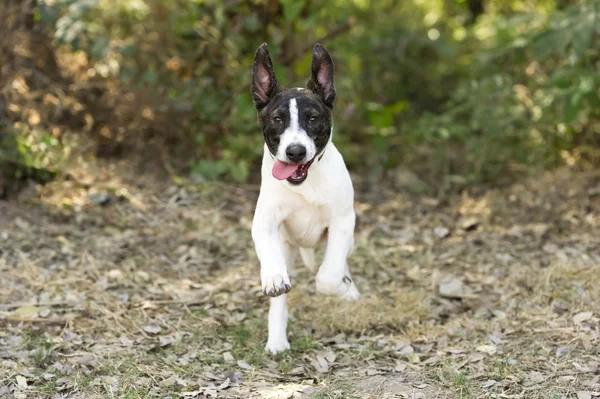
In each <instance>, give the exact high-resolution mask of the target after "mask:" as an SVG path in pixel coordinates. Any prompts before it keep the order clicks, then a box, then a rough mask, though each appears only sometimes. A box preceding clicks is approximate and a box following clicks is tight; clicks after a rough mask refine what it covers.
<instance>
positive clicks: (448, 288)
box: [439, 277, 477, 298]
mask: <svg viewBox="0 0 600 399" xmlns="http://www.w3.org/2000/svg"><path fill="white" fill-rule="evenodd" d="M439 292H440V295H441V296H443V297H446V298H476V297H477V295H474V294H473V293H472V292H471V290H470V289H469V288H468V287H467V286H465V284H464V283H463V281H462V279H460V278H457V277H454V278H452V279H451V280H447V281H444V282H442V283H441V284H440V289H439Z"/></svg>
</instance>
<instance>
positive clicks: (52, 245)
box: [0, 169, 600, 399]
mask: <svg viewBox="0 0 600 399" xmlns="http://www.w3.org/2000/svg"><path fill="white" fill-rule="evenodd" d="M90 176H91V177H90ZM115 176H118V173H116V172H115V171H114V170H108V169H107V170H96V171H94V172H93V173H92V171H84V170H81V171H78V172H77V173H74V174H72V175H70V176H67V177H65V178H63V179H61V180H59V181H56V182H54V183H51V184H48V185H47V186H45V187H37V188H36V187H30V188H29V189H28V190H25V191H24V192H22V193H21V196H20V197H19V198H17V199H12V200H10V201H8V202H0V289H1V291H0V303H1V305H0V397H14V398H25V397H27V398H38V397H52V398H66V397H73V398H138V397H139V398H150V397H161V398H164V397H171V398H179V397H182V398H194V397H199V398H203V397H207V398H314V399H317V398H321V399H324V398H480V397H481V398H485V397H490V398H544V399H547V398H557V399H558V398H579V399H582V398H592V397H598V396H600V375H599V368H598V367H599V365H600V349H599V348H600V346H599V344H600V325H599V320H600V285H599V284H598V282H597V278H598V276H600V244H599V238H600V173H597V172H593V173H592V172H575V171H571V170H559V171H554V172H552V173H547V174H545V175H542V176H538V177H536V178H531V179H524V180H521V181H519V182H516V183H514V184H513V185H511V186H506V187H503V188H495V189H485V188H477V187H476V188H472V189H469V190H465V191H464V192H463V193H461V194H452V195H450V194H445V195H440V196H439V197H437V198H434V197H429V196H425V195H416V194H410V193H409V192H410V190H407V189H405V187H403V186H402V185H401V184H400V185H398V184H396V183H393V182H390V181H388V182H387V183H385V184H384V183H383V182H378V183H373V182H368V181H361V179H359V178H358V177H356V178H355V182H356V191H357V197H356V210H357V214H358V225H357V229H356V249H355V252H354V254H353V256H352V258H351V269H352V272H353V276H354V278H355V281H356V282H357V285H358V287H359V289H360V290H361V291H362V293H363V297H362V299H361V300H360V301H359V302H356V303H343V302H340V301H338V300H336V299H335V298H324V297H321V296H318V295H316V294H315V288H314V276H313V275H311V274H310V273H309V272H308V271H307V270H306V269H305V268H304V267H303V266H301V265H297V267H296V269H295V271H294V274H293V284H294V286H293V289H292V291H291V292H290V295H289V299H290V301H289V302H290V314H291V320H290V328H289V330H290V331H289V334H290V342H291V346H292V349H291V351H289V352H288V353H284V354H281V355H277V356H271V355H268V354H266V353H265V352H264V350H263V347H264V344H265V342H266V314H267V309H268V298H267V297H265V296H264V295H263V294H262V292H261V288H260V281H259V269H258V263H257V260H256V256H255V254H254V250H253V245H252V241H251V237H250V226H251V220H252V212H253V208H254V205H255V201H256V198H257V195H258V187H256V186H234V185H225V184H216V183H193V182H189V181H184V180H180V179H171V180H169V181H166V182H162V183H160V184H157V183H156V182H149V181H147V180H143V179H130V180H127V179H117V178H115Z"/></svg>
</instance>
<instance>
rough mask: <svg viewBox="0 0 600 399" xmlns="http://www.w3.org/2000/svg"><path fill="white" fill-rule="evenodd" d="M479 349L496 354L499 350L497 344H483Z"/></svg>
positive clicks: (479, 350) (488, 353)
mask: <svg viewBox="0 0 600 399" xmlns="http://www.w3.org/2000/svg"><path fill="white" fill-rule="evenodd" d="M477 351H478V352H481V353H485V354H487V355H495V354H496V352H497V351H498V348H497V347H496V345H481V346H478V347H477Z"/></svg>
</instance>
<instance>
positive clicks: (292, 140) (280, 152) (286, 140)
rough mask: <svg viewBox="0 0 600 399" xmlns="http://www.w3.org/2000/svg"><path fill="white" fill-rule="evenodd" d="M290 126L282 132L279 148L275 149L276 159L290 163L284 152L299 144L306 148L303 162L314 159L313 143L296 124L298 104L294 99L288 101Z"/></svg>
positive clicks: (315, 151) (315, 150) (315, 149)
mask: <svg viewBox="0 0 600 399" xmlns="http://www.w3.org/2000/svg"><path fill="white" fill-rule="evenodd" d="M289 109H290V124H289V126H288V127H287V128H286V129H285V130H284V131H283V133H282V134H281V137H280V139H279V147H278V148H277V159H279V160H280V161H282V162H286V163H290V162H289V160H288V159H287V155H285V150H286V149H287V148H288V147H289V146H290V145H292V144H300V145H302V146H304V148H306V157H305V159H306V160H305V162H308V161H310V160H311V159H313V158H314V156H315V155H316V153H317V148H316V146H315V142H314V141H313V140H312V139H311V138H310V137H308V134H307V133H306V131H305V130H304V129H302V128H301V127H300V124H299V123H298V104H297V102H296V99H295V98H292V99H290V105H289Z"/></svg>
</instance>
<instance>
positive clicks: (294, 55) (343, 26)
mask: <svg viewBox="0 0 600 399" xmlns="http://www.w3.org/2000/svg"><path fill="white" fill-rule="evenodd" d="M355 23H356V18H354V17H350V18H348V20H347V21H346V22H344V23H343V24H341V25H338V26H336V27H335V28H333V29H332V30H330V31H329V32H327V34H326V35H325V36H323V37H321V38H320V39H317V40H315V43H321V42H325V41H327V40H330V39H332V38H334V37H336V36H339V35H341V34H342V33H345V32H347V31H349V30H350V28H352V26H354V24H355ZM312 47H313V43H310V42H309V43H307V44H305V45H304V47H302V48H301V49H300V50H298V51H294V52H292V53H290V55H288V56H287V57H285V58H283V59H282V60H281V64H283V65H286V66H287V65H289V64H291V63H292V62H293V61H294V60H295V59H296V58H298V57H299V56H301V55H302V54H304V53H305V52H307V51H309V50H310V49H312Z"/></svg>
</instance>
